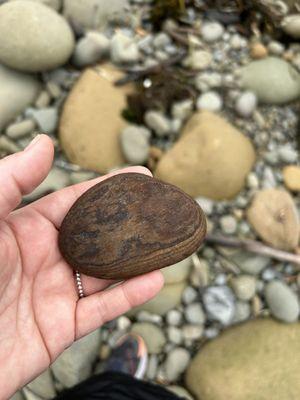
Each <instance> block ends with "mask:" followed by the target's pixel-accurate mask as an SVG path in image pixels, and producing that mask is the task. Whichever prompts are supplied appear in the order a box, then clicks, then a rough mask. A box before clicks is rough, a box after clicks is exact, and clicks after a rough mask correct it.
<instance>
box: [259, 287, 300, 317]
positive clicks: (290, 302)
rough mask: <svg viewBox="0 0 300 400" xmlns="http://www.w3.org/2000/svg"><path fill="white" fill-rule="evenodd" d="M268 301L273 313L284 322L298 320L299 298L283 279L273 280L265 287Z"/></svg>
mask: <svg viewBox="0 0 300 400" xmlns="http://www.w3.org/2000/svg"><path fill="white" fill-rule="evenodd" d="M265 297H266V302H267V304H268V306H269V308H270V310H271V313H272V315H273V316H274V317H275V318H277V319H279V320H281V321H284V322H296V321H297V320H298V317H299V311H300V309H299V299H298V298H297V296H296V294H295V293H294V292H293V291H292V290H291V288H290V287H289V286H288V285H286V284H285V283H283V282H281V281H277V280H276V281H272V282H270V283H268V284H267V285H266V288H265Z"/></svg>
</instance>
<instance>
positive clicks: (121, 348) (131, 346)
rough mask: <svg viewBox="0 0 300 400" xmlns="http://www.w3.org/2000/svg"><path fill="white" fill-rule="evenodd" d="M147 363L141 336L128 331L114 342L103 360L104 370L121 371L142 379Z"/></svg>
mask: <svg viewBox="0 0 300 400" xmlns="http://www.w3.org/2000/svg"><path fill="white" fill-rule="evenodd" d="M147 364H148V354H147V347H146V344H145V342H144V340H143V338H142V337H141V336H139V335H136V334H134V333H129V334H127V335H125V336H122V337H121V338H120V339H119V340H118V342H117V343H116V346H115V347H114V349H113V350H112V352H111V355H110V356H109V358H108V359H107V360H106V362H105V365H104V371H106V372H107V371H114V372H123V373H124V374H128V375H131V376H133V377H135V378H137V379H143V377H144V375H145V373H146V368H147Z"/></svg>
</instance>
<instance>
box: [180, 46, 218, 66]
mask: <svg viewBox="0 0 300 400" xmlns="http://www.w3.org/2000/svg"><path fill="white" fill-rule="evenodd" d="M211 63H212V54H211V53H210V52H208V51H205V50H194V51H192V53H191V54H190V55H189V56H187V57H186V58H185V59H184V60H183V65H184V66H185V67H188V68H191V69H195V70H203V69H206V68H208V67H209V66H210V65H211Z"/></svg>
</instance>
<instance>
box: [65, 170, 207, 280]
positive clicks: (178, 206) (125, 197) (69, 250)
mask: <svg viewBox="0 0 300 400" xmlns="http://www.w3.org/2000/svg"><path fill="white" fill-rule="evenodd" d="M205 233H206V220H205V216H204V214H203V211H202V210H201V208H200V207H199V205H198V204H197V203H196V202H195V201H194V200H193V199H192V198H191V197H189V196H188V195H187V194H185V193H184V192H183V191H182V190H180V189H178V188H177V187H175V186H173V185H170V184H167V183H164V182H161V181H159V180H157V179H155V178H151V177H149V176H147V175H143V174H138V173H126V174H119V175H115V176H113V177H111V178H108V179H106V180H104V181H102V182H100V183H98V184H96V185H95V186H93V187H92V188H91V189H89V190H88V191H87V192H85V193H84V194H83V195H82V196H81V197H80V198H79V199H78V200H77V201H76V202H75V203H74V205H73V206H72V207H71V209H70V210H69V212H68V213H67V215H66V217H65V219H64V221H63V223H62V225H61V228H60V233H59V247H60V250H61V253H62V254H63V256H64V258H65V260H66V261H67V262H68V263H69V264H70V265H71V266H72V267H73V268H74V269H75V270H78V271H79V272H82V273H84V274H86V275H90V276H94V277H97V278H104V279H118V280H119V279H127V278H131V277H133V276H136V275H140V274H144V273H146V272H150V271H153V270H155V269H159V268H163V267H166V266H168V265H171V264H174V263H176V262H178V261H181V260H182V259H184V258H186V257H188V256H189V255H191V254H192V253H193V252H195V251H196V250H197V249H198V247H199V246H200V244H201V242H202V241H203V239H204V236H205Z"/></svg>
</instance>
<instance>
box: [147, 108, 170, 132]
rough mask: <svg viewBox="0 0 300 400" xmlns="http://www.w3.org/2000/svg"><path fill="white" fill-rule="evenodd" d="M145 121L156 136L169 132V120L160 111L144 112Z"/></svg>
mask: <svg viewBox="0 0 300 400" xmlns="http://www.w3.org/2000/svg"><path fill="white" fill-rule="evenodd" d="M145 123H146V125H147V126H148V127H149V128H150V129H153V130H154V132H155V133H156V134H157V136H165V135H167V134H168V133H170V130H171V124H170V120H169V119H168V118H167V117H166V116H165V115H164V114H163V113H162V112H160V111H155V110H153V111H152V110H149V111H147V112H146V114H145Z"/></svg>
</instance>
